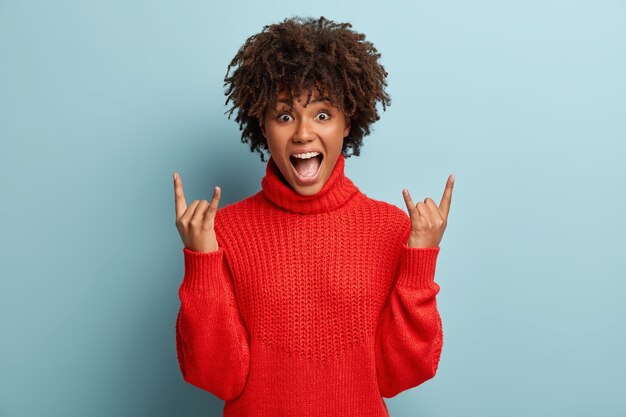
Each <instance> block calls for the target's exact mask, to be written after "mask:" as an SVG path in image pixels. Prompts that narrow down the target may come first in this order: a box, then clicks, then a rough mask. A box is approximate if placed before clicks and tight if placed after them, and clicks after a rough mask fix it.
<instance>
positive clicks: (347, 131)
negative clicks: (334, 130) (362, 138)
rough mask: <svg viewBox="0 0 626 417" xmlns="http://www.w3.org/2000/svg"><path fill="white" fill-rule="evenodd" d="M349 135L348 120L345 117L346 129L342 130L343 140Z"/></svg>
mask: <svg viewBox="0 0 626 417" xmlns="http://www.w3.org/2000/svg"><path fill="white" fill-rule="evenodd" d="M349 134H350V118H349V117H346V127H345V129H344V130H343V137H344V138H345V137H346V136H348V135H349Z"/></svg>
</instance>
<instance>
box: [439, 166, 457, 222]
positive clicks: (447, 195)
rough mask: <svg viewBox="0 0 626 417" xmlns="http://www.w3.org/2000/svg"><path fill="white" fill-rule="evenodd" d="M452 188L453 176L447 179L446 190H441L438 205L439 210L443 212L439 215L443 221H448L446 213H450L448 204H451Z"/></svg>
mask: <svg viewBox="0 0 626 417" xmlns="http://www.w3.org/2000/svg"><path fill="white" fill-rule="evenodd" d="M453 188H454V174H452V175H450V176H449V177H448V182H447V183H446V189H445V190H443V196H442V197H441V202H440V203H439V209H440V210H442V211H443V212H442V213H441V214H442V216H443V218H444V219H446V220H447V219H448V213H449V212H450V203H451V202H452V189H453Z"/></svg>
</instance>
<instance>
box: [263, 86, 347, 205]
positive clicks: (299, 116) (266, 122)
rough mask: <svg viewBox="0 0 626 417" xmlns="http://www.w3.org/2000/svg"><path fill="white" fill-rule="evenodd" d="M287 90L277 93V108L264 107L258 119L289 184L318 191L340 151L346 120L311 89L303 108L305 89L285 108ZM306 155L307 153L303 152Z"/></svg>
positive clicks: (302, 190) (309, 192)
mask: <svg viewBox="0 0 626 417" xmlns="http://www.w3.org/2000/svg"><path fill="white" fill-rule="evenodd" d="M288 96H289V95H288V93H287V92H286V91H281V92H280V93H279V94H278V100H277V101H278V103H277V104H278V107H277V110H276V111H274V109H273V108H272V106H268V108H267V109H266V111H265V115H264V116H263V119H262V120H261V121H260V125H261V131H262V132H263V135H264V136H265V138H266V139H267V144H268V147H269V151H270V156H271V157H272V158H273V159H274V162H275V163H276V165H277V166H278V168H279V169H280V172H281V173H282V174H283V176H284V177H285V179H286V180H287V181H288V182H289V184H290V185H291V187H292V188H293V189H294V190H296V191H297V192H298V193H299V194H302V195H313V194H316V193H317V192H319V191H320V190H321V189H322V187H323V186H324V184H325V183H326V181H327V180H328V178H329V177H330V174H331V172H332V171H333V168H334V167H335V163H336V162H337V159H338V158H339V155H340V154H341V149H342V146H343V138H345V137H346V136H348V134H349V133H350V120H349V119H347V118H346V117H345V116H344V114H343V112H341V111H340V110H339V109H338V108H337V107H334V106H331V104H330V102H329V101H327V100H323V99H322V100H319V101H316V100H318V99H319V91H318V90H316V89H313V95H312V96H311V101H310V102H309V104H308V105H307V107H306V108H305V107H303V105H302V104H303V103H305V102H306V96H307V92H306V91H304V92H303V93H302V94H301V95H300V101H299V102H298V101H297V100H296V101H295V102H294V107H293V110H292V111H289V103H288V99H289V97H288ZM305 152H317V153H319V155H317V156H316V157H313V158H309V159H297V158H296V157H294V156H293V155H294V154H302V153H305ZM305 156H309V155H305Z"/></svg>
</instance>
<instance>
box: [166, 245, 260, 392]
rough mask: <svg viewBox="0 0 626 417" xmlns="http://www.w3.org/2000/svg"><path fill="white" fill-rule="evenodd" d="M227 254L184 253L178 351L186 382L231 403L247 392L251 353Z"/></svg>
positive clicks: (177, 321) (221, 249)
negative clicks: (245, 389)
mask: <svg viewBox="0 0 626 417" xmlns="http://www.w3.org/2000/svg"><path fill="white" fill-rule="evenodd" d="M224 251H225V249H224V248H222V247H220V248H219V249H218V250H217V251H215V252H210V253H200V252H195V251H191V250H189V249H187V248H183V253H184V260H185V274H184V277H183V280H182V283H181V285H180V288H179V292H178V293H179V297H180V301H181V305H180V310H179V312H178V317H177V319H176V352H177V357H178V363H179V366H180V370H181V372H182V375H183V379H184V380H185V381H186V382H188V383H189V384H192V385H194V386H197V387H199V388H202V389H204V390H206V391H209V392H211V393H213V394H214V395H216V396H217V397H219V398H221V399H222V400H225V401H226V400H230V399H233V398H235V397H237V396H239V395H240V394H241V393H242V392H243V389H244V387H245V385H246V381H247V378H248V372H249V362H250V348H249V338H248V333H247V330H246V328H245V327H244V324H243V322H242V319H241V316H240V313H239V309H238V306H237V302H236V299H235V294H234V290H233V285H232V283H231V273H230V270H229V267H228V264H227V262H226V257H225V256H224Z"/></svg>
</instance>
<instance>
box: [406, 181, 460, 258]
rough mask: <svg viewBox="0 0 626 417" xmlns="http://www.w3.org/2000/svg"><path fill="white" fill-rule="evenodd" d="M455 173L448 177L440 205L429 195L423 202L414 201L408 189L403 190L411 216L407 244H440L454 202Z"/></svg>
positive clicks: (431, 245) (417, 245)
mask: <svg viewBox="0 0 626 417" xmlns="http://www.w3.org/2000/svg"><path fill="white" fill-rule="evenodd" d="M453 188H454V175H450V176H449V177H448V181H447V182H446V188H445V190H444V191H443V196H442V197H441V202H440V203H439V207H437V204H435V201H434V200H433V199H432V198H430V197H428V198H425V199H424V201H423V202H421V201H420V202H419V203H417V204H414V203H413V200H412V199H411V194H410V193H409V190H408V189H406V188H405V189H404V190H402V195H403V197H404V202H405V203H406V208H407V210H408V211H409V215H410V217H411V233H410V235H409V241H408V242H407V246H408V247H410V248H432V247H436V246H439V243H441V239H442V238H443V232H444V231H445V230H446V226H447V224H448V213H449V212H450V203H451V202H452V189H453Z"/></svg>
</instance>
